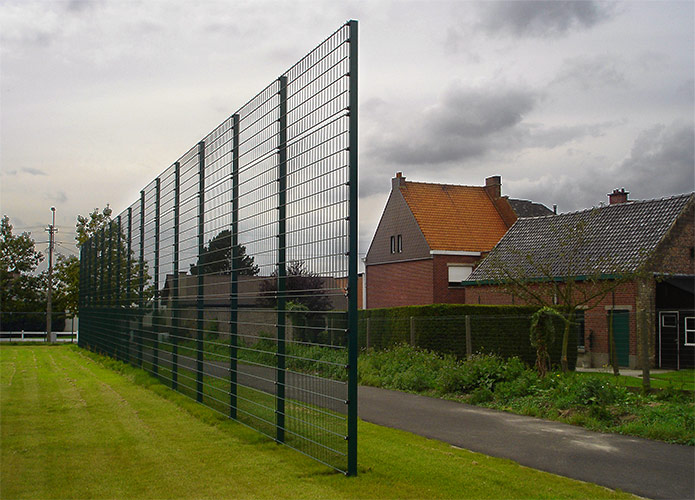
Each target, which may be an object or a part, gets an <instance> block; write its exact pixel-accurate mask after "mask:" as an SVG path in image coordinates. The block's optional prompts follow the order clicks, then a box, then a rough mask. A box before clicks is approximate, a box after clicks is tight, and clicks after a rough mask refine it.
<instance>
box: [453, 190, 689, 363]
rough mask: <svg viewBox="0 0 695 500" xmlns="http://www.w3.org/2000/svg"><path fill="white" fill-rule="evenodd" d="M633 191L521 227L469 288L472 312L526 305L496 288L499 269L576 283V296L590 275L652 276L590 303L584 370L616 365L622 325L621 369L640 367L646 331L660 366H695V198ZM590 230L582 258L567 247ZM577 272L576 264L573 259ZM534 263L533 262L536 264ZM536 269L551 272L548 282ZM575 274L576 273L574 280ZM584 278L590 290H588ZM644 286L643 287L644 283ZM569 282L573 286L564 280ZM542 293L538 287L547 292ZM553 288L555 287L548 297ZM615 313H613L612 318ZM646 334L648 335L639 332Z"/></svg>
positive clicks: (585, 316) (581, 320) (582, 348)
mask: <svg viewBox="0 0 695 500" xmlns="http://www.w3.org/2000/svg"><path fill="white" fill-rule="evenodd" d="M627 195H628V193H627V192H626V191H625V190H620V191H618V190H615V191H614V192H613V193H611V194H610V195H609V199H610V204H609V205H607V206H603V207H600V208H596V209H591V210H583V211H579V212H573V213H567V214H560V215H556V216H554V217H538V218H529V219H519V220H518V221H517V222H516V224H514V226H512V227H511V228H510V230H509V231H508V232H507V234H505V236H504V237H503V238H502V239H501V240H500V242H499V243H498V245H497V246H496V247H495V248H494V249H493V251H492V252H491V253H490V255H489V256H488V257H487V258H486V259H485V260H483V261H481V262H480V264H479V266H478V267H477V268H476V269H475V270H474V272H473V273H472V274H471V275H470V276H469V278H468V280H467V281H465V282H463V283H462V288H463V289H465V302H466V303H469V304H513V303H516V304H520V303H523V302H521V301H520V300H519V298H518V297H513V296H511V295H509V294H508V293H505V292H503V291H501V290H500V288H499V285H495V283H496V282H498V281H497V280H499V276H500V275H499V269H500V268H502V267H504V268H507V269H512V268H516V269H523V272H522V273H523V274H524V276H525V277H527V278H530V279H538V280H541V281H545V282H546V283H547V282H548V281H549V280H548V279H547V275H553V276H554V277H555V278H554V281H557V282H559V283H560V285H559V286H562V282H563V276H567V275H572V276H575V277H577V279H578V283H576V287H577V288H576V290H577V293H582V291H583V290H587V289H588V287H589V286H591V285H590V280H589V279H588V278H587V276H589V275H591V274H594V275H598V273H603V275H602V276H601V278H602V279H610V276H611V273H613V276H614V277H615V273H616V270H618V272H619V271H620V270H623V271H626V272H632V271H635V270H637V269H644V270H646V273H645V274H644V275H643V277H642V279H640V280H633V281H627V282H624V283H622V284H621V285H620V286H619V287H618V288H617V289H615V291H614V292H612V293H610V294H608V295H606V296H605V297H603V298H602V300H600V301H594V302H591V303H589V304H588V305H587V306H586V308H585V309H584V310H583V311H580V313H579V316H578V318H577V330H578V332H577V333H578V337H577V338H578V348H579V352H580V356H579V359H578V364H579V365H582V364H583V365H584V366H603V365H606V364H608V361H609V354H608V353H609V349H608V323H609V321H612V322H613V331H614V338H615V343H616V353H617V357H618V362H619V364H620V365H622V366H629V367H638V366H640V356H639V353H640V346H639V339H640V338H641V337H640V336H639V335H638V333H639V332H641V329H642V328H644V329H646V331H647V336H648V340H649V351H648V354H649V359H650V363H651V365H652V366H657V367H664V368H676V369H679V368H686V367H688V368H692V367H693V366H695V295H694V289H695V248H694V245H695V228H694V225H695V194H693V193H690V194H684V195H679V196H673V197H670V198H663V199H657V200H645V201H629V200H628V199H627ZM578 224H583V229H582V237H581V238H580V239H578V240H577V241H578V243H577V245H576V248H575V249H572V250H568V247H567V245H566V244H565V245H563V243H561V242H562V240H563V239H565V238H567V233H566V229H563V228H576V227H578V226H577V225H578ZM570 253H571V254H572V259H573V263H572V265H571V266H570V265H569V264H568V257H567V255H569V254H570ZM527 256H531V259H532V263H529V260H528V258H527ZM535 263H542V265H543V266H544V267H545V269H546V274H545V275H543V274H541V273H540V271H539V270H538V266H537V265H536V264H535ZM569 268H572V269H573V271H570V272H568V269H569ZM582 279H583V280H584V281H582ZM638 281H639V282H638ZM565 282H566V281H565ZM541 286H542V285H537V287H538V289H540V288H541ZM546 289H547V288H546ZM611 311H612V313H613V314H609V313H610V312H611ZM638 331H639V332H638Z"/></svg>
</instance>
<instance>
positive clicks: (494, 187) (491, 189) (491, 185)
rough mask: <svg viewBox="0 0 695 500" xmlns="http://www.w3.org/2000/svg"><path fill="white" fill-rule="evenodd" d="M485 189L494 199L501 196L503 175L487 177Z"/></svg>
mask: <svg viewBox="0 0 695 500" xmlns="http://www.w3.org/2000/svg"><path fill="white" fill-rule="evenodd" d="M485 191H487V194H488V195H489V196H490V198H492V199H493V200H494V199H497V198H500V197H501V196H502V177H500V176H499V175H493V176H491V177H488V178H487V179H485Z"/></svg>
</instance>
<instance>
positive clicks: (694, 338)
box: [685, 316, 695, 345]
mask: <svg viewBox="0 0 695 500" xmlns="http://www.w3.org/2000/svg"><path fill="white" fill-rule="evenodd" d="M685 345H695V316H687V317H686V318H685Z"/></svg>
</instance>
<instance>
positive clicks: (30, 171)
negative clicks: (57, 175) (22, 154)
mask: <svg viewBox="0 0 695 500" xmlns="http://www.w3.org/2000/svg"><path fill="white" fill-rule="evenodd" d="M22 172H24V173H27V174H29V175H48V174H46V172H44V171H43V170H39V169H38V168H31V167H24V168H22Z"/></svg>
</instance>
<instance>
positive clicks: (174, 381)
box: [171, 162, 181, 389]
mask: <svg viewBox="0 0 695 500" xmlns="http://www.w3.org/2000/svg"><path fill="white" fill-rule="evenodd" d="M180 191H181V165H180V164H179V162H176V163H175V164H174V289H173V291H172V292H173V294H172V301H171V302H172V309H173V311H172V315H171V331H172V333H173V337H172V339H171V343H172V347H171V388H172V389H176V388H178V385H179V379H178V376H179V366H178V365H179V205H180V201H181V200H180V199H179V197H180Z"/></svg>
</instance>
